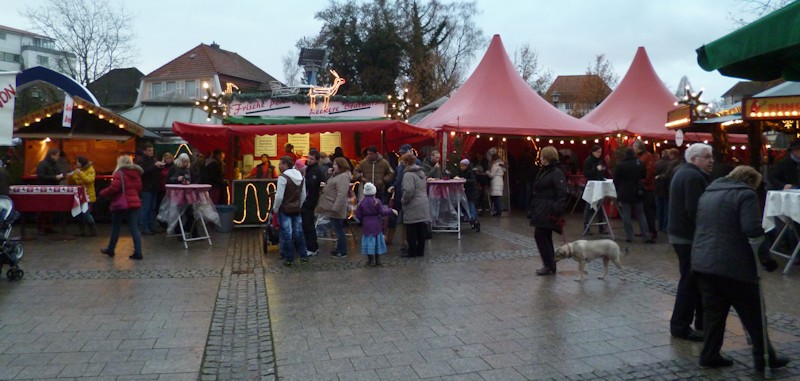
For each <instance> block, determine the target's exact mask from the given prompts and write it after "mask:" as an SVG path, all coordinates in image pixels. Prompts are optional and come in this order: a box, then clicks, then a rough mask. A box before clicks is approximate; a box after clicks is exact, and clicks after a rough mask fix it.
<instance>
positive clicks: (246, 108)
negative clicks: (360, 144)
mask: <svg viewBox="0 0 800 381" xmlns="http://www.w3.org/2000/svg"><path fill="white" fill-rule="evenodd" d="M228 113H229V114H230V115H231V116H281V117H295V116H300V117H311V118H314V117H337V118H342V119H347V118H383V117H385V116H386V103H383V102H372V103H344V102H337V101H331V102H330V103H329V104H328V108H326V109H323V108H322V107H317V108H316V109H314V110H311V109H310V108H309V107H308V103H297V102H296V101H288V100H286V99H280V98H269V99H258V100H253V101H250V102H241V101H236V100H234V101H233V102H231V104H230V106H229V107H228Z"/></svg>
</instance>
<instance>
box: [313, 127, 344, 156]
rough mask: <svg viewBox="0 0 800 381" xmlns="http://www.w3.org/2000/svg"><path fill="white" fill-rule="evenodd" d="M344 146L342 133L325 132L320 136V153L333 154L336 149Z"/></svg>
mask: <svg viewBox="0 0 800 381" xmlns="http://www.w3.org/2000/svg"><path fill="white" fill-rule="evenodd" d="M341 146H342V133H341V132H323V133H321V134H319V150H320V152H333V151H335V150H336V147H341Z"/></svg>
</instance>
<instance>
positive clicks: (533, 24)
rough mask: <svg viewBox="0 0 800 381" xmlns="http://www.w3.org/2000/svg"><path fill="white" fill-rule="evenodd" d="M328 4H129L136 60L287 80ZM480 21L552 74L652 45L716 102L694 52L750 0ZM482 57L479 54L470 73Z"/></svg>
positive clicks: (502, 15) (484, 16) (510, 8)
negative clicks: (217, 55)
mask: <svg viewBox="0 0 800 381" xmlns="http://www.w3.org/2000/svg"><path fill="white" fill-rule="evenodd" d="M43 3H44V1H43V0H25V1H22V0H11V2H10V4H8V3H7V2H6V4H4V5H3V12H0V25H6V26H10V27H14V28H19V29H25V30H31V28H30V24H29V23H28V21H27V20H26V19H24V18H22V16H20V12H19V11H20V10H21V9H23V8H24V7H25V6H30V7H34V8H36V7H38V6H40V5H41V4H43ZM327 3H328V2H327V1H324V0H305V1H284V0H239V1H209V0H194V1H188V0H169V1H166V0H159V1H155V0H138V1H127V2H126V3H125V7H126V9H128V10H129V11H130V12H131V13H132V14H134V15H135V17H136V19H135V26H136V27H135V33H136V46H137V49H138V59H137V61H136V62H133V63H132V64H133V65H134V66H136V67H137V68H138V69H139V70H141V71H142V72H143V73H145V74H148V73H150V72H152V71H153V70H155V69H157V68H158V67H160V66H161V65H163V64H165V63H167V62H169V61H170V60H172V59H173V58H175V57H177V56H179V55H181V54H183V53H184V52H186V51H188V50H190V49H191V48H193V47H195V46H197V45H198V44H200V43H201V42H203V43H207V44H210V43H211V42H212V41H216V42H217V43H218V44H220V46H221V48H223V49H225V50H229V51H233V52H236V53H238V54H240V55H241V56H243V57H245V58H246V59H248V60H250V61H251V62H253V63H254V64H255V65H257V66H259V67H260V68H261V69H263V70H264V71H266V72H267V73H269V74H270V75H272V76H274V77H276V78H278V79H281V80H283V79H284V78H283V66H282V58H283V57H284V56H286V55H287V53H289V52H290V51H293V50H294V44H295V43H296V41H297V40H298V39H300V38H301V37H303V36H311V35H315V34H316V33H317V32H318V31H319V29H320V26H321V23H320V22H319V21H317V20H315V19H314V13H315V12H317V11H318V10H320V9H323V8H325V6H326V4H327ZM477 4H478V8H479V10H480V14H478V15H476V17H475V21H476V24H477V26H478V27H479V28H481V29H482V30H483V33H484V35H485V36H486V39H487V43H488V41H489V39H490V38H491V37H492V35H494V34H499V35H500V37H501V38H502V40H503V43H504V45H505V48H506V50H507V51H508V53H509V55H511V56H512V59H513V53H514V51H515V50H516V49H517V48H518V47H519V46H521V45H522V44H524V43H528V44H530V46H531V47H532V48H533V49H535V50H536V51H537V52H538V54H539V61H540V65H541V66H543V67H545V68H548V69H550V70H552V72H553V74H554V75H573V74H583V73H584V72H585V70H586V68H587V66H589V64H590V63H591V62H592V61H593V59H594V57H595V55H596V54H598V53H604V54H606V56H607V58H608V59H609V61H610V62H611V63H612V65H613V67H614V69H615V71H616V73H617V74H618V75H619V77H620V79H621V78H622V77H623V76H624V75H625V72H626V71H627V69H628V67H629V66H630V64H631V61H632V60H633V56H634V54H635V53H636V49H637V47H639V46H644V47H645V48H646V49H647V53H648V54H649V56H650V59H651V61H652V63H653V66H654V67H655V70H656V72H657V73H658V75H659V76H660V77H661V80H662V81H663V82H664V83H665V84H666V85H667V87H668V88H669V89H670V90H671V91H673V92H674V90H675V88H676V87H677V85H678V82H679V80H680V78H681V76H683V75H686V76H688V77H689V80H690V81H691V83H692V85H693V86H694V87H695V88H697V89H699V88H701V87H703V88H705V93H704V97H703V99H704V100H711V101H715V100H716V98H718V97H720V96H721V95H722V94H723V93H724V92H725V91H727V90H728V89H729V88H730V87H731V86H733V85H734V84H735V83H736V82H737V81H738V80H737V79H734V78H728V77H723V76H722V75H720V74H719V73H717V72H712V73H708V72H705V71H703V70H702V69H701V68H700V67H699V66H698V65H697V55H696V53H695V49H696V48H698V47H700V46H701V45H703V44H704V43H708V42H711V41H713V40H715V39H717V38H719V37H722V36H723V35H725V34H727V33H729V32H731V31H732V30H734V29H735V27H734V24H733V22H732V21H731V20H730V19H729V17H728V14H729V12H734V13H735V14H737V15H743V13H744V11H742V10H741V8H742V7H743V6H745V5H746V4H745V3H744V0H671V1H661V0H658V1H645V0H605V1H591V0H559V1H542V0H516V1H514V0H477ZM483 54H484V51H480V52H477V54H476V57H475V61H474V63H473V64H472V66H471V69H470V70H469V72H470V73H471V72H472V70H474V68H475V66H476V65H477V62H478V61H479V60H480V58H481V57H482V56H483Z"/></svg>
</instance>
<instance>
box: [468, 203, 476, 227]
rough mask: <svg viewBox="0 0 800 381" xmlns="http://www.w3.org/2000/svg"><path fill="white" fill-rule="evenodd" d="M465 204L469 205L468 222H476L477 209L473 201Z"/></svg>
mask: <svg viewBox="0 0 800 381" xmlns="http://www.w3.org/2000/svg"><path fill="white" fill-rule="evenodd" d="M467 204H468V205H469V220H470V221H473V222H474V221H477V220H478V208H477V207H476V206H475V201H468V202H467Z"/></svg>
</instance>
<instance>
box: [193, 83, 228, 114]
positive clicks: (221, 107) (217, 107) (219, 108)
mask: <svg viewBox="0 0 800 381" xmlns="http://www.w3.org/2000/svg"><path fill="white" fill-rule="evenodd" d="M203 88H204V89H206V95H204V96H203V100H201V101H195V102H194V104H195V106H198V107H202V109H203V111H206V112H207V113H208V117H207V119H206V120H208V121H210V120H211V116H212V115H217V116H219V115H222V116H221V118H225V116H227V115H228V112H227V106H226V105H225V102H224V101H223V99H222V97H223V96H224V95H225V94H224V93H221V94H217V93H212V92H211V88H210V86H208V82H203Z"/></svg>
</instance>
